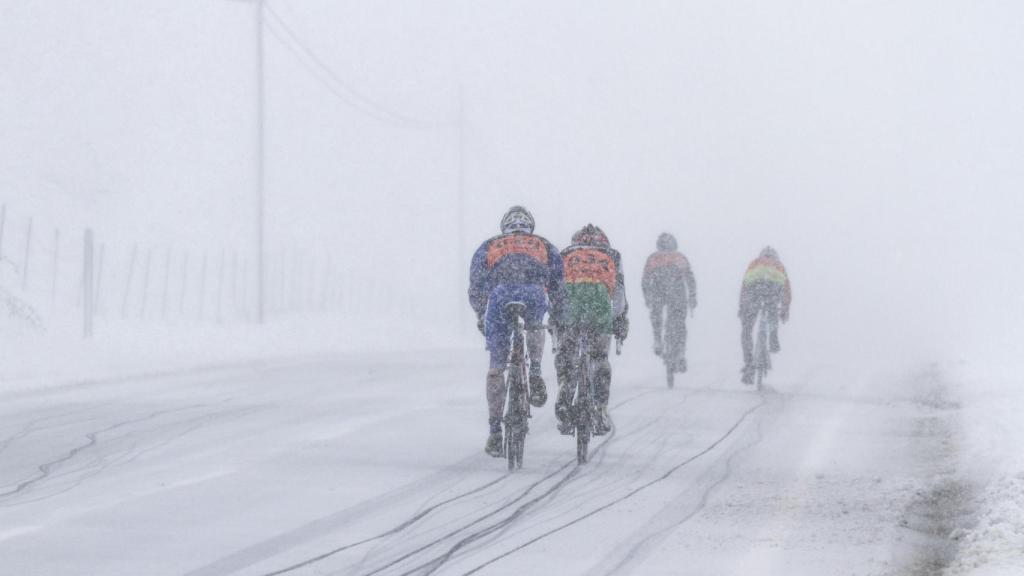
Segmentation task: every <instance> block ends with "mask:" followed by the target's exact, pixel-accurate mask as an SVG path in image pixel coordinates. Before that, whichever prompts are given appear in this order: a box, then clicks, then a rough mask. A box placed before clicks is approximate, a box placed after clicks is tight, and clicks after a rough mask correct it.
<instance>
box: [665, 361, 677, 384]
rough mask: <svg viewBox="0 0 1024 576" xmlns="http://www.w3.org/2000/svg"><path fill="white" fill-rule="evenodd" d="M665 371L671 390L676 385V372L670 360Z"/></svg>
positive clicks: (666, 363)
mask: <svg viewBox="0 0 1024 576" xmlns="http://www.w3.org/2000/svg"><path fill="white" fill-rule="evenodd" d="M665 372H666V375H665V379H666V380H667V383H668V388H669V390H671V389H672V388H675V386H676V373H675V370H673V369H672V365H671V364H669V363H668V362H665Z"/></svg>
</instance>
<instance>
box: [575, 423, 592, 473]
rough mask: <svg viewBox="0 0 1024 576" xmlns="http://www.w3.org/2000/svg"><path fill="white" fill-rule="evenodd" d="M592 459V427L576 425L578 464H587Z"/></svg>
mask: <svg viewBox="0 0 1024 576" xmlns="http://www.w3.org/2000/svg"><path fill="white" fill-rule="evenodd" d="M589 459H590V427H589V426H585V425H584V426H577V427H576V464H586V463H587V461H588V460H589Z"/></svg>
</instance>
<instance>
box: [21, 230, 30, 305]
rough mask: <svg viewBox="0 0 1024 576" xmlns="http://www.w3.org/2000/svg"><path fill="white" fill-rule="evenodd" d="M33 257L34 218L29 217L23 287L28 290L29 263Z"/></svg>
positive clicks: (22, 276)
mask: <svg viewBox="0 0 1024 576" xmlns="http://www.w3.org/2000/svg"><path fill="white" fill-rule="evenodd" d="M31 257H32V219H31V218H29V219H28V231H27V232H26V233H25V265H24V266H22V271H21V272H22V274H21V289H22V290H26V291H27V290H28V264H29V259H30V258H31Z"/></svg>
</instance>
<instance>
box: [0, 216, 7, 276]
mask: <svg viewBox="0 0 1024 576" xmlns="http://www.w3.org/2000/svg"><path fill="white" fill-rule="evenodd" d="M6 228H7V204H4V205H3V206H0V262H3V260H4V230H6Z"/></svg>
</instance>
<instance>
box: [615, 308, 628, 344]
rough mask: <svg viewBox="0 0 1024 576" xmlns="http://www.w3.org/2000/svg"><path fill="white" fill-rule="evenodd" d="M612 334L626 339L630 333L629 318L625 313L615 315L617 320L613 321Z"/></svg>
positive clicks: (617, 337) (620, 338) (618, 338)
mask: <svg viewBox="0 0 1024 576" xmlns="http://www.w3.org/2000/svg"><path fill="white" fill-rule="evenodd" d="M612 334H614V335H615V338H616V339H617V340H625V339H626V336H628V335H629V318H627V317H626V315H625V314H623V315H621V316H616V317H615V321H614V322H612Z"/></svg>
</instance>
